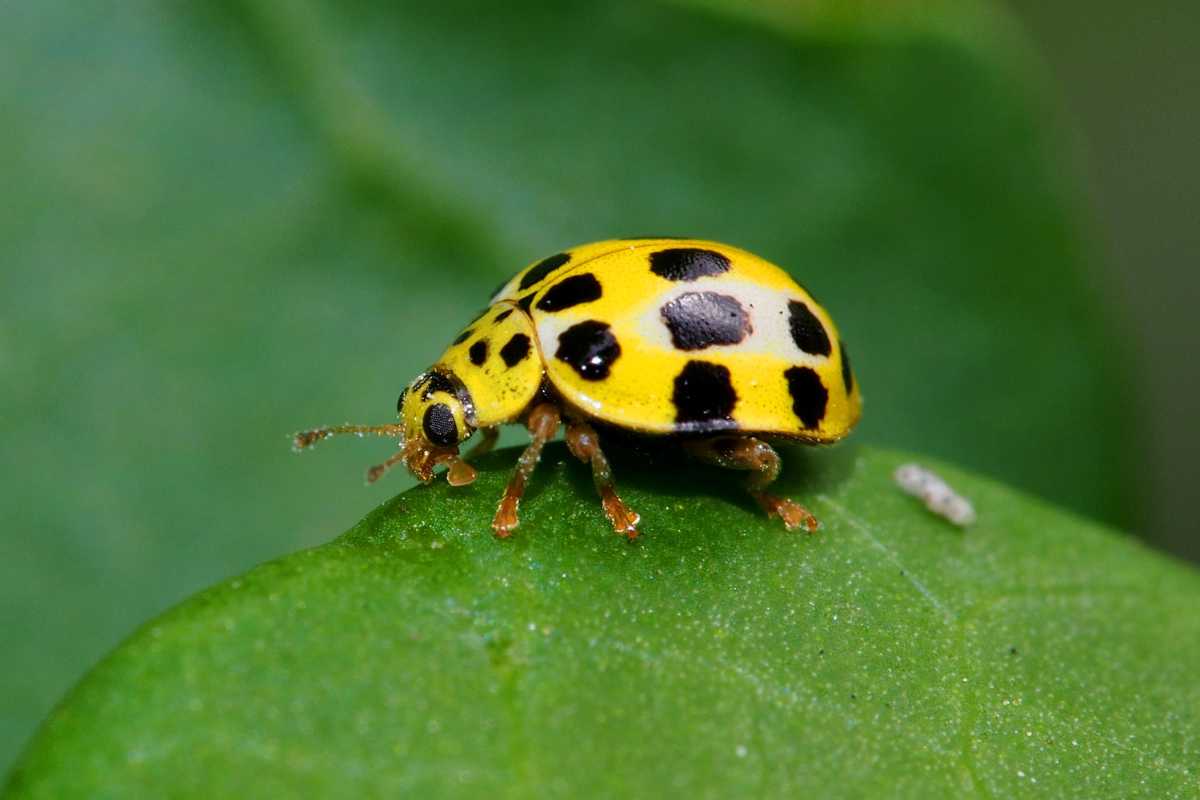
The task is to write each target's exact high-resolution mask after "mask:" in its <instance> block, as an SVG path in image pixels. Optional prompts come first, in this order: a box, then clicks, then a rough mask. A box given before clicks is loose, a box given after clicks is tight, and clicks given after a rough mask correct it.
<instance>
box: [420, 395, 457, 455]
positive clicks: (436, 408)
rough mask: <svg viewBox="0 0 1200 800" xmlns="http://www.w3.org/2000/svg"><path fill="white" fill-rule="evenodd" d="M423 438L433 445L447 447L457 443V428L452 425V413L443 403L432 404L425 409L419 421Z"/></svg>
mask: <svg viewBox="0 0 1200 800" xmlns="http://www.w3.org/2000/svg"><path fill="white" fill-rule="evenodd" d="M421 427H422V428H423V429H424V430H425V437H426V438H427V439H429V441H431V442H433V443H434V444H439V445H441V446H443V447H449V446H450V445H452V444H455V443H457V442H458V426H457V425H455V424H454V412H452V411H451V410H450V406H448V405H446V404H445V403H434V404H433V405H431V406H430V407H429V408H427V409H425V417H424V418H423V419H422V420H421Z"/></svg>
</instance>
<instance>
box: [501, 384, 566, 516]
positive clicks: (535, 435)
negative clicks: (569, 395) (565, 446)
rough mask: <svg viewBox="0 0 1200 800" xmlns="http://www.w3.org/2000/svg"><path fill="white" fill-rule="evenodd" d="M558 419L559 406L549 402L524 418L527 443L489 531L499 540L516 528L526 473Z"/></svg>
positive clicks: (526, 478) (536, 459)
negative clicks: (527, 433)
mask: <svg viewBox="0 0 1200 800" xmlns="http://www.w3.org/2000/svg"><path fill="white" fill-rule="evenodd" d="M560 419H561V417H560V415H559V413H558V408H557V407H556V406H554V405H553V404H552V403H542V404H541V405H538V406H535V407H534V408H533V409H532V410H530V412H529V414H528V415H527V416H526V418H525V427H527V428H528V429H529V436H530V442H529V446H528V447H526V448H525V451H524V452H523V453H521V457H520V458H518V459H517V470H516V472H514V473H513V476H512V478H510V479H509V481H508V486H507V488H505V490H504V496H503V497H501V498H500V506H499V507H498V508H497V509H496V516H494V517H493V518H492V530H493V531H494V532H495V534H496V535H497V536H498V537H500V538H501V539H506V538H508V537H509V536H510V535H511V534H512V530H513V528H515V527H517V522H518V519H517V506H519V505H520V504H521V497H522V496H523V495H524V494H525V484H526V483H528V482H529V476H530V475H532V474H533V470H534V468H535V467H536V466H537V465H538V462H539V461H541V460H542V448H543V447H545V446H546V442H548V441H550V439H552V438H554V434H555V433H557V432H558V423H559V420H560Z"/></svg>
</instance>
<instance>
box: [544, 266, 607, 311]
mask: <svg viewBox="0 0 1200 800" xmlns="http://www.w3.org/2000/svg"><path fill="white" fill-rule="evenodd" d="M601 293H602V292H601V289H600V281H598V280H596V276H595V275H593V274H592V273H590V272H585V273H583V274H582V275H572V276H570V277H568V278H563V279H562V280H561V281H559V282H558V283H556V284H554V285H553V286H551V287H550V288H549V289H547V290H546V293H545V294H543V295H542V299H541V300H538V302H537V307H538V310H539V311H563V310H564V309H568V308H572V307H574V306H578V305H582V304H584V303H590V302H592V301H594V300H599V299H600V295H601Z"/></svg>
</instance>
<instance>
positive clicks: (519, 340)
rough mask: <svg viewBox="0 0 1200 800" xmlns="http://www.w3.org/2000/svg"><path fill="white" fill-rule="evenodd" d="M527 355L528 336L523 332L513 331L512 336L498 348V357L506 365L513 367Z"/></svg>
mask: <svg viewBox="0 0 1200 800" xmlns="http://www.w3.org/2000/svg"><path fill="white" fill-rule="evenodd" d="M527 355H529V337H528V336H526V335H525V334H523V333H514V334H513V337H512V338H511V339H509V340H508V341H507V342H505V343H504V347H501V348H500V357H501V358H503V359H504V365H505V366H506V367H515V366H516V365H517V364H519V363H521V361H523V360H524V359H525V357H526V356H527Z"/></svg>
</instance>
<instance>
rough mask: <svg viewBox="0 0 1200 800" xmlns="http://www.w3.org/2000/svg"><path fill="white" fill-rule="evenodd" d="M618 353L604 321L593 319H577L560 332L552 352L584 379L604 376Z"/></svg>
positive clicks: (606, 375) (605, 376) (595, 379)
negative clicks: (555, 348)
mask: <svg viewBox="0 0 1200 800" xmlns="http://www.w3.org/2000/svg"><path fill="white" fill-rule="evenodd" d="M620 356H621V345H620V344H618V343H617V338H616V337H615V336H613V335H612V331H610V330H609V329H608V323H606V322H599V321H598V320H594V319H592V320H587V321H585V322H578V323H576V324H574V325H572V326H571V327H569V328H567V329H566V330H565V331H563V332H562V333H560V334H559V335H558V350H557V351H555V353H554V357H555V358H557V359H558V360H559V361H562V362H563V363H564V364H568V365H570V367H571V368H572V369H574V370H575V371H576V372H578V373H579V377H581V378H583V379H584V380H588V381H601V380H604V379H605V378H607V377H608V373H609V371H610V370H611V369H612V365H613V362H614V361H616V360H617V359H618V358H619V357H620Z"/></svg>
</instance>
